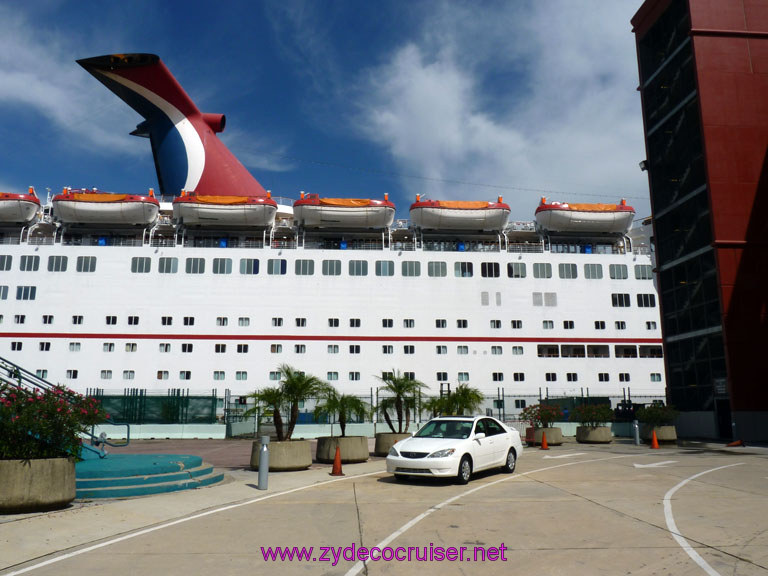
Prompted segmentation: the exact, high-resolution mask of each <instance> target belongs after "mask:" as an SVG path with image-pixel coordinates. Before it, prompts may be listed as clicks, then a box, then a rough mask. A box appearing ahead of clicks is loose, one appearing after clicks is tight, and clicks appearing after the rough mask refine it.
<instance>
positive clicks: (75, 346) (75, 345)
mask: <svg viewBox="0 0 768 576" xmlns="http://www.w3.org/2000/svg"><path fill="white" fill-rule="evenodd" d="M69 351H70V352H80V342H70V343H69Z"/></svg>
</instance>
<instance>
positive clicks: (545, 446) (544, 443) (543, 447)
mask: <svg viewBox="0 0 768 576" xmlns="http://www.w3.org/2000/svg"><path fill="white" fill-rule="evenodd" d="M539 450H549V444H547V433H546V432H542V433H541V448H539Z"/></svg>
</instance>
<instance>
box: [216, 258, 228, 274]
mask: <svg viewBox="0 0 768 576" xmlns="http://www.w3.org/2000/svg"><path fill="white" fill-rule="evenodd" d="M213 273H214V274H232V258H214V259H213Z"/></svg>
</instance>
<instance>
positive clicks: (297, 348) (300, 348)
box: [293, 344, 307, 354]
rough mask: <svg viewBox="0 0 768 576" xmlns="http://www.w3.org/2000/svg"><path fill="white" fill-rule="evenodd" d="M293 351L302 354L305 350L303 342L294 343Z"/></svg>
mask: <svg viewBox="0 0 768 576" xmlns="http://www.w3.org/2000/svg"><path fill="white" fill-rule="evenodd" d="M293 351H294V352H295V353H296V354H304V353H305V352H306V351H307V346H306V345H305V344H296V345H295V346H294V347H293Z"/></svg>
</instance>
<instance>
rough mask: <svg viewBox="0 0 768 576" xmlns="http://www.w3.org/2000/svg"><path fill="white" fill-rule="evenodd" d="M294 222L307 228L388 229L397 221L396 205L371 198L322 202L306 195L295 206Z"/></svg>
mask: <svg viewBox="0 0 768 576" xmlns="http://www.w3.org/2000/svg"><path fill="white" fill-rule="evenodd" d="M293 218H294V220H295V221H296V222H298V223H299V224H300V225H301V226H303V227H304V228H387V227H389V226H391V225H392V222H393V220H394V219H395V205H394V204H392V202H390V201H389V197H388V195H386V194H385V195H384V200H372V199H370V198H320V196H318V195H317V194H307V195H305V194H304V193H303V192H302V194H301V199H300V200H296V202H294V203H293Z"/></svg>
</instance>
